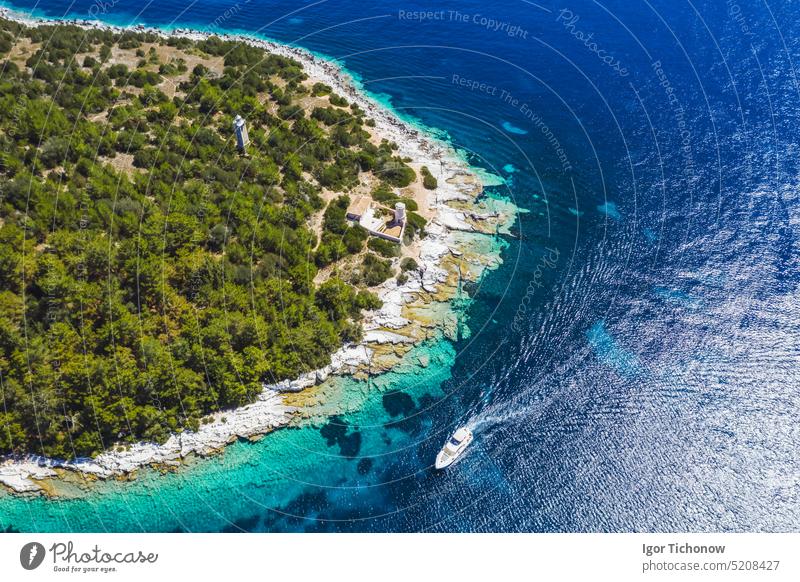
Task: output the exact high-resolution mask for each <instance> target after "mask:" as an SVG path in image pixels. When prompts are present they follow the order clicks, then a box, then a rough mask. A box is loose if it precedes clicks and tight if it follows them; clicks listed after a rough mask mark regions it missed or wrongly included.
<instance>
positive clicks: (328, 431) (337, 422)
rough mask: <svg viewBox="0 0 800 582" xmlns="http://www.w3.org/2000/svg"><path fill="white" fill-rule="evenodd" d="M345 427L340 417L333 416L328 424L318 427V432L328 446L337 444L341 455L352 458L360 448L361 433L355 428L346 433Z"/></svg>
mask: <svg viewBox="0 0 800 582" xmlns="http://www.w3.org/2000/svg"><path fill="white" fill-rule="evenodd" d="M347 428H348V427H347V425H346V424H345V423H344V422H342V420H341V418H339V417H338V416H334V417H333V418H331V421H330V422H329V423H328V424H326V425H325V426H323V427H322V428H321V429H319V433H320V434H321V435H322V438H324V439H325V442H326V443H327V445H328V446H329V447H332V446H334V445H339V452H340V453H341V454H342V456H343V457H346V458H348V459H352V458H353V457H355V456H357V455H358V452H359V451H360V450H361V433H360V432H359V431H357V430H355V431H354V432H352V433H350V434H347Z"/></svg>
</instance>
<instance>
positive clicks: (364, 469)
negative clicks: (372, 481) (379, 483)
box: [358, 459, 372, 475]
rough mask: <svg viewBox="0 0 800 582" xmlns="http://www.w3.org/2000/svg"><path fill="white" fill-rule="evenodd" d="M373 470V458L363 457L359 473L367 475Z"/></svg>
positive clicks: (359, 465) (359, 464)
mask: <svg viewBox="0 0 800 582" xmlns="http://www.w3.org/2000/svg"><path fill="white" fill-rule="evenodd" d="M370 470H372V459H361V460H360V461H359V462H358V474H359V475H366V474H367V473H369V472H370Z"/></svg>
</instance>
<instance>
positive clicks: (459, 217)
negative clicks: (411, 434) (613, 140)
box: [0, 9, 516, 493]
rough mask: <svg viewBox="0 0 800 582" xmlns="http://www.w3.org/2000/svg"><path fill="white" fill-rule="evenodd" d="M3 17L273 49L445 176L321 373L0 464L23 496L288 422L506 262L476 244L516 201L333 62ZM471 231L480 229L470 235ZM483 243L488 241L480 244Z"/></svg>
mask: <svg viewBox="0 0 800 582" xmlns="http://www.w3.org/2000/svg"><path fill="white" fill-rule="evenodd" d="M0 16H2V17H3V18H6V19H9V20H15V21H17V22H20V23H21V24H24V25H27V26H39V25H52V24H72V25H77V26H81V27H84V28H103V29H107V30H112V31H114V32H118V33H123V32H126V31H132V32H149V33H154V34H157V35H159V36H162V37H168V36H178V37H184V38H189V39H192V40H202V39H204V38H207V37H209V36H220V37H222V38H225V39H227V40H235V41H238V42H243V43H248V44H250V45H253V46H256V47H259V48H262V49H264V50H265V51H267V52H270V53H274V54H278V55H282V56H286V57H290V58H292V59H295V60H297V61H299V62H300V63H301V64H302V65H303V68H304V70H305V72H306V74H307V75H308V76H309V77H310V78H311V80H312V81H314V82H322V83H325V84H326V85H329V86H330V87H332V88H333V90H334V92H336V93H338V94H339V95H342V96H344V97H346V98H347V99H348V100H349V101H351V102H354V103H356V104H357V105H358V106H359V107H361V108H362V109H363V110H365V111H366V113H367V116H368V117H370V118H372V119H374V120H375V128H374V130H375V132H376V134H377V135H379V136H380V137H382V138H386V139H387V140H389V141H394V142H395V143H397V145H398V147H399V149H398V154H399V155H401V156H404V157H409V158H411V159H412V160H413V163H415V164H422V165H427V166H428V168H429V169H430V171H431V173H432V174H433V175H434V176H435V177H436V179H437V181H438V184H439V186H438V188H437V189H436V190H432V191H427V192H428V196H429V197H430V199H429V201H428V202H429V206H430V208H431V209H432V210H433V211H434V214H433V216H432V218H431V220H430V221H429V224H428V226H427V227H426V232H425V236H424V238H423V239H422V240H421V241H419V261H418V263H419V269H418V270H417V271H414V272H411V273H409V275H410V276H409V278H408V280H407V281H406V282H405V283H403V284H402V285H400V284H398V283H397V281H396V280H395V279H389V280H388V281H386V282H385V283H383V284H382V285H381V286H380V287H379V288H378V289H377V293H378V296H379V297H380V298H381V300H382V301H383V307H382V308H381V309H379V310H377V311H375V312H370V313H368V314H367V315H366V317H365V319H364V324H363V327H364V339H363V340H362V342H361V343H359V344H355V345H347V346H344V347H342V348H340V349H339V350H338V351H337V352H335V353H334V354H333V355H332V357H331V363H330V364H329V365H328V366H325V367H324V368H323V369H321V370H314V371H311V372H309V373H306V374H303V375H302V376H300V377H299V378H297V379H295V380H285V381H283V382H280V383H277V384H272V385H265V386H264V390H263V392H262V393H261V395H260V396H259V398H258V400H256V401H255V402H254V403H251V404H249V405H246V406H243V407H241V408H237V409H234V410H227V411H221V412H217V413H215V414H213V415H211V416H210V417H208V418H207V419H206V421H205V422H204V423H203V424H202V425H201V426H200V428H199V429H198V430H197V431H196V432H192V431H184V432H182V433H179V434H173V435H172V436H171V437H170V438H169V439H168V440H167V441H166V442H165V443H164V444H161V445H159V444H155V443H136V444H133V445H129V446H119V447H117V448H116V450H109V451H106V452H104V453H102V454H101V455H98V456H97V457H95V458H93V459H77V460H75V461H64V460H58V459H50V458H46V457H41V456H35V455H29V456H25V457H14V458H6V459H2V460H0V485H5V486H6V487H8V488H10V489H11V490H13V491H15V492H18V493H28V492H43V491H44V490H45V489H46V487H43V484H42V482H43V481H44V482H46V480H48V479H53V478H58V477H59V473H60V472H62V471H72V472H75V473H78V474H81V475H84V476H86V477H88V478H110V477H116V476H121V475H125V474H128V473H131V472H133V471H136V470H137V469H138V468H141V467H144V466H150V465H157V466H173V465H178V464H180V462H181V461H182V460H183V459H185V458H186V457H188V456H190V455H208V454H211V453H214V452H216V451H219V450H221V449H222V448H223V447H224V446H225V445H226V444H229V443H231V442H233V441H235V440H237V439H239V438H249V437H254V436H257V435H261V434H264V433H266V432H269V431H271V430H274V429H276V428H278V427H281V426H286V425H287V424H289V423H290V422H291V420H292V418H293V415H294V414H295V413H296V412H297V408H296V407H293V406H290V405H288V404H286V403H285V402H284V395H283V394H284V393H286V392H300V391H302V390H305V389H307V388H310V387H312V386H315V385H318V384H321V383H323V382H326V381H329V380H330V377H331V376H335V375H356V377H366V376H367V375H368V374H371V373H375V372H376V371H377V372H380V371H385V370H388V369H391V368H392V367H393V366H394V365H396V364H397V363H398V362H399V361H400V360H401V359H402V357H403V355H404V354H405V353H406V352H407V351H408V350H410V349H411V347H413V346H414V345H415V344H417V343H419V342H420V341H423V340H425V339H427V338H430V337H431V336H432V334H443V335H445V336H450V337H454V336H455V335H456V334H457V333H458V330H457V329H456V328H455V327H454V321H455V316H454V314H453V312H452V310H450V309H440V308H437V306H438V307H441V306H442V305H446V304H447V302H448V301H450V300H451V299H453V297H455V296H456V294H457V293H458V292H459V289H460V287H461V283H462V282H463V281H467V280H477V278H478V277H480V275H481V273H482V272H483V271H484V270H485V269H487V268H493V267H496V266H497V265H499V264H500V257H499V252H498V251H495V252H485V251H482V250H481V249H476V248H474V247H473V246H472V245H471V244H470V241H471V239H470V237H471V236H480V237H484V238H485V237H488V236H495V235H496V234H497V233H498V232H504V231H505V229H506V228H507V227H508V225H509V224H510V223H511V222H513V220H514V219H515V216H516V209H515V207H514V206H513V205H511V204H510V203H504V202H501V201H492V200H487V199H479V198H480V196H481V193H482V185H481V183H480V181H479V179H478V178H477V176H476V175H475V173H474V172H472V171H471V170H470V168H469V166H468V165H467V164H466V162H464V161H463V160H461V159H459V158H458V156H457V155H456V153H455V152H454V151H453V150H452V149H451V148H449V147H448V146H447V145H446V144H444V143H441V142H439V141H437V140H435V139H433V138H432V137H430V136H428V135H426V134H424V133H423V132H421V131H420V130H418V129H416V128H414V127H412V126H410V125H409V124H407V123H406V122H404V121H402V120H401V119H400V118H398V117H397V116H396V115H395V114H394V113H393V112H391V111H390V110H388V109H386V108H384V107H382V106H381V105H379V104H378V103H377V102H375V101H374V100H373V99H372V98H370V97H369V96H368V95H366V94H365V93H363V92H361V91H360V90H359V89H358V88H357V87H356V84H355V83H354V81H353V79H352V78H351V77H350V76H349V75H347V74H346V73H345V72H344V71H342V69H341V68H339V67H338V66H337V65H336V64H334V63H332V62H330V61H327V60H324V59H322V58H319V57H317V56H315V55H313V54H311V53H310V52H308V51H305V50H303V49H300V48H296V47H291V46H287V45H281V44H278V43H274V42H271V41H267V40H260V39H255V38H250V37H245V36H240V35H219V34H217V35H214V34H212V33H206V32H200V31H194V30H187V29H176V30H174V31H172V32H165V31H163V30H160V29H152V28H146V27H144V26H135V27H130V28H121V27H117V26H111V25H106V24H102V23H99V22H94V21H76V20H57V21H51V20H44V19H39V18H34V17H30V16H26V15H22V14H19V13H15V12H13V11H10V10H8V9H0ZM468 233H474V235H470V234H468ZM479 246H484V245H479Z"/></svg>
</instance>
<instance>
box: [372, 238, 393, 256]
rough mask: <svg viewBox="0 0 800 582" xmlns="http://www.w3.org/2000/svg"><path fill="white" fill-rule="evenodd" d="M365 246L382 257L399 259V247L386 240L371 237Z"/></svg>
mask: <svg viewBox="0 0 800 582" xmlns="http://www.w3.org/2000/svg"><path fill="white" fill-rule="evenodd" d="M367 246H368V247H369V248H370V249H371V250H373V251H375V252H376V253H378V254H379V255H382V256H384V257H399V256H400V245H399V244H397V243H393V242H391V241H388V240H386V239H382V238H378V237H372V238H370V239H369V241H368V242H367Z"/></svg>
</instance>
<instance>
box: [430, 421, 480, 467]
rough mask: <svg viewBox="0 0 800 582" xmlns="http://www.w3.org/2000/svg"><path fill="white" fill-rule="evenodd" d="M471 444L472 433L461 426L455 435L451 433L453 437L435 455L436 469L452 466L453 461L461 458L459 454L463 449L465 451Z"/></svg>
mask: <svg viewBox="0 0 800 582" xmlns="http://www.w3.org/2000/svg"><path fill="white" fill-rule="evenodd" d="M471 442H472V431H471V430H469V429H468V428H467V427H465V426H462V427H461V428H460V429H458V430H457V431H456V432H455V433H453V436H451V437H450V440H448V441H447V443H445V445H444V446H443V447H442V450H441V451H439V454H438V455H436V465H435V466H436V468H437V469H444V468H445V467H449V466H450V465H452V464H453V461H455V460H456V459H457V458H458V457H460V456H461V453H463V452H464V449H466V448H467V447H468V446H469V443H471Z"/></svg>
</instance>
